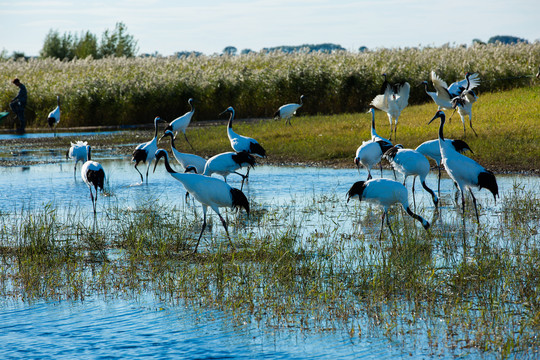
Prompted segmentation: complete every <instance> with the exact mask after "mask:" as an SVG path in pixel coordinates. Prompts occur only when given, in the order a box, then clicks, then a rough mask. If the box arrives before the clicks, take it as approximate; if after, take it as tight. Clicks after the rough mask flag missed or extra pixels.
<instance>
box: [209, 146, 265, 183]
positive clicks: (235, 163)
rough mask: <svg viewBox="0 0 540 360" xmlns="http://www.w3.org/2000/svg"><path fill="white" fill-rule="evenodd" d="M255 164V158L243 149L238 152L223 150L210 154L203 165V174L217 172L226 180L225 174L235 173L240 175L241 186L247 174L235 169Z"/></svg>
mask: <svg viewBox="0 0 540 360" xmlns="http://www.w3.org/2000/svg"><path fill="white" fill-rule="evenodd" d="M253 166H255V158H254V157H253V156H252V155H250V154H248V153H247V152H245V151H242V152H240V153H237V152H233V151H230V152H225V153H221V154H217V155H214V156H212V157H211V158H210V159H208V160H207V161H206V165H205V167H204V171H203V175H206V176H211V175H212V174H218V175H221V176H223V180H224V181H225V182H227V176H229V174H233V173H234V174H236V175H240V176H241V177H242V187H241V188H240V189H242V188H243V186H244V180H245V179H246V177H247V175H243V174H240V173H239V172H237V171H236V170H239V169H241V168H243V167H247V168H248V169H249V168H251V167H253Z"/></svg>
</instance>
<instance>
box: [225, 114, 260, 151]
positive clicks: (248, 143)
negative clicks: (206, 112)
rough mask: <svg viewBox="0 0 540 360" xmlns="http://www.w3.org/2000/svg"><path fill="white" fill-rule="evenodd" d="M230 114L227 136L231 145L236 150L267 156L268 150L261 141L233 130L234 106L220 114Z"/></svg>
mask: <svg viewBox="0 0 540 360" xmlns="http://www.w3.org/2000/svg"><path fill="white" fill-rule="evenodd" d="M226 113H228V114H229V116H230V117H229V123H228V124H227V136H228V137H229V141H230V142H231V147H232V148H233V150H234V151H236V152H242V151H246V152H248V153H250V154H252V155H257V156H259V157H263V158H265V157H266V150H264V148H263V147H262V146H261V145H260V144H259V142H258V141H257V140H255V139H253V138H250V137H247V136H243V135H238V134H237V133H235V132H234V131H233V128H232V122H233V120H234V114H235V112H234V109H233V107H232V106H229V107H228V108H227V109H226V110H225V111H223V112H222V113H221V114H220V115H223V114H226Z"/></svg>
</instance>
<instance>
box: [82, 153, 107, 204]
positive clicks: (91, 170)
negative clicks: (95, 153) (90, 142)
mask: <svg viewBox="0 0 540 360" xmlns="http://www.w3.org/2000/svg"><path fill="white" fill-rule="evenodd" d="M81 177H82V179H83V181H84V182H85V183H86V185H88V189H90V198H91V199H92V207H93V208H94V214H95V213H96V203H97V198H98V189H101V191H103V184H104V182H105V170H103V166H101V164H100V163H98V162H96V161H92V160H91V155H90V146H88V161H86V162H85V163H84V164H83V166H82V168H81ZM92 187H93V188H94V189H95V191H96V197H95V198H94V194H93V193H92Z"/></svg>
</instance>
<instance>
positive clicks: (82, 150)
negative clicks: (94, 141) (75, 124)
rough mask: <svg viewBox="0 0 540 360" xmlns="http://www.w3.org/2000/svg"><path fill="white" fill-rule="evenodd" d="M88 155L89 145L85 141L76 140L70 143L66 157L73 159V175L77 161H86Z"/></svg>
mask: <svg viewBox="0 0 540 360" xmlns="http://www.w3.org/2000/svg"><path fill="white" fill-rule="evenodd" d="M89 156H90V145H88V142H86V141H77V142H76V143H73V142H72V143H71V147H70V148H69V150H68V151H67V152H66V159H70V158H71V159H75V165H74V166H73V175H75V173H76V171H77V163H78V162H79V161H81V162H82V163H83V164H84V163H85V162H87V161H88V159H89Z"/></svg>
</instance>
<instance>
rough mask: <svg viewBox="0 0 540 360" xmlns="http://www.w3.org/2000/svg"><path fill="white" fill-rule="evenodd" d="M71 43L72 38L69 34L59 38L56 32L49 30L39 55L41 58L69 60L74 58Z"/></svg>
mask: <svg viewBox="0 0 540 360" xmlns="http://www.w3.org/2000/svg"><path fill="white" fill-rule="evenodd" d="M73 43H74V37H73V35H71V34H70V33H64V35H62V36H60V33H59V32H58V30H52V29H51V30H50V31H49V33H48V34H47V36H45V41H44V42H43V47H42V48H41V51H40V52H39V55H40V56H41V57H52V58H57V59H61V60H63V59H70V60H71V59H73V56H74V52H73Z"/></svg>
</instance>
